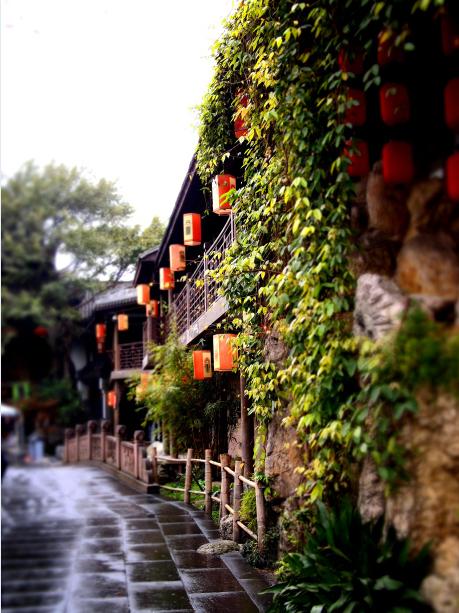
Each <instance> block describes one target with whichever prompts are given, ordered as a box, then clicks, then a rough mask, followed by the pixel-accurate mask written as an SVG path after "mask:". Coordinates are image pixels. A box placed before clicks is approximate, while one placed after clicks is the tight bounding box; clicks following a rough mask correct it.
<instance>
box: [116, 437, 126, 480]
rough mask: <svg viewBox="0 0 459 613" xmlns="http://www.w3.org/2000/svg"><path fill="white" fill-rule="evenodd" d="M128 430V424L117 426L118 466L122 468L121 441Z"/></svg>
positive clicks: (119, 468)
mask: <svg viewBox="0 0 459 613" xmlns="http://www.w3.org/2000/svg"><path fill="white" fill-rule="evenodd" d="M125 432H126V426H116V428H115V436H116V468H117V469H118V470H121V441H122V439H123V436H124V434H125Z"/></svg>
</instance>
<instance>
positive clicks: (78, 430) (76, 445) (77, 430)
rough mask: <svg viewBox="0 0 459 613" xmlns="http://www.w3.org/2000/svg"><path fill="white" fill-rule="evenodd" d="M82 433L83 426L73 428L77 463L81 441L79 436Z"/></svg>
mask: <svg viewBox="0 0 459 613" xmlns="http://www.w3.org/2000/svg"><path fill="white" fill-rule="evenodd" d="M83 432H84V426H82V425H81V424H78V425H76V426H75V440H76V442H75V447H76V461H77V462H79V461H80V439H81V435H82V434H83Z"/></svg>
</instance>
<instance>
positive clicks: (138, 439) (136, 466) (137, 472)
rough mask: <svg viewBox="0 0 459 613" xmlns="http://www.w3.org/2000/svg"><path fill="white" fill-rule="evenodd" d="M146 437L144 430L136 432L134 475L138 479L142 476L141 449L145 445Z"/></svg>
mask: <svg viewBox="0 0 459 613" xmlns="http://www.w3.org/2000/svg"><path fill="white" fill-rule="evenodd" d="M144 437H145V434H144V432H143V430H136V431H135V432H134V475H135V478H136V479H138V478H139V477H140V449H141V448H142V447H143V439H144Z"/></svg>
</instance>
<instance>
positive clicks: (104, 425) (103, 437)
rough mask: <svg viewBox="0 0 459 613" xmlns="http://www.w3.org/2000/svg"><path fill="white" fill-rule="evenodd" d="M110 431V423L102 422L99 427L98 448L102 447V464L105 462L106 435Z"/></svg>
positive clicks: (105, 420)
mask: <svg viewBox="0 0 459 613" xmlns="http://www.w3.org/2000/svg"><path fill="white" fill-rule="evenodd" d="M109 431H110V422H109V421H108V419H104V420H103V421H102V424H101V427H100V446H101V447H102V462H106V461H107V433H108V432H109Z"/></svg>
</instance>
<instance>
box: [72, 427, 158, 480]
mask: <svg viewBox="0 0 459 613" xmlns="http://www.w3.org/2000/svg"><path fill="white" fill-rule="evenodd" d="M110 429H111V424H110V422H108V421H103V422H101V426H100V431H99V432H97V430H98V424H97V422H95V421H88V423H87V425H86V426H83V425H78V426H76V427H75V430H73V429H71V428H68V429H67V430H66V431H65V447H64V462H66V463H74V462H83V461H90V460H95V461H98V462H103V463H105V464H109V465H111V466H113V467H114V468H116V469H118V470H119V471H121V472H122V473H125V474H127V475H130V476H131V477H134V479H137V480H139V481H141V482H142V483H147V484H153V472H152V470H151V462H150V460H148V458H147V452H146V443H145V441H144V433H143V431H142V430H137V431H136V432H135V433H134V440H133V441H132V442H129V441H124V440H123V437H124V435H125V433H126V427H125V426H117V427H116V430H115V434H114V435H111V434H109V432H110Z"/></svg>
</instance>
